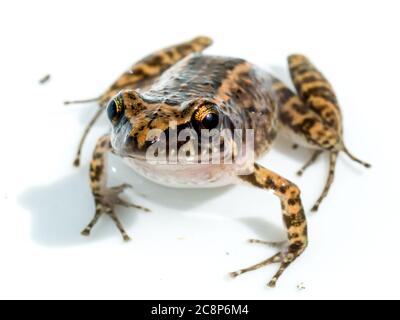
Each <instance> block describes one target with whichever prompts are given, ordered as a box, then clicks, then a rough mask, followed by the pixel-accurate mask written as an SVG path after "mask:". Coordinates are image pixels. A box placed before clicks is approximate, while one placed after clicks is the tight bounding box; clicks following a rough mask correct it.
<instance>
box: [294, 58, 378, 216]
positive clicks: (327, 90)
mask: <svg viewBox="0 0 400 320" xmlns="http://www.w3.org/2000/svg"><path fill="white" fill-rule="evenodd" d="M288 63H289V69H290V74H291V78H292V80H293V83H294V85H295V87H296V91H297V93H298V95H299V97H300V99H301V101H302V102H303V104H304V105H305V106H307V107H309V108H310V109H311V110H312V111H313V112H315V113H316V114H317V115H319V116H320V117H321V119H322V121H324V122H325V123H326V124H327V125H328V126H329V127H330V128H332V129H333V130H335V131H336V133H337V134H338V136H339V137H340V140H338V141H337V143H336V144H335V145H334V146H332V147H330V148H328V149H326V148H320V149H319V150H317V151H315V152H314V154H313V156H312V158H311V159H310V161H309V162H308V163H307V164H306V165H305V166H304V167H303V168H302V170H300V171H299V173H301V174H302V173H303V172H304V170H305V169H306V168H307V167H308V166H309V165H311V164H312V163H313V162H314V161H315V159H316V157H318V156H319V155H320V154H321V151H328V152H329V153H330V156H329V159H330V161H329V162H330V165H329V174H328V178H327V180H326V184H325V187H324V190H323V192H322V194H321V196H320V198H319V199H318V200H317V202H316V203H315V205H314V207H313V209H312V210H313V211H317V210H318V207H319V205H320V203H321V202H322V200H323V199H324V198H325V197H326V195H327V194H328V192H329V188H330V186H331V185H332V182H333V178H334V174H335V166H336V160H337V155H338V153H339V152H341V151H342V152H344V153H346V154H347V155H348V156H349V157H350V158H351V159H352V160H354V161H356V162H358V163H360V164H362V165H363V166H365V167H366V168H369V167H370V164H368V163H366V162H364V161H361V160H359V159H358V158H356V157H354V156H353V155H352V154H351V153H350V152H349V151H348V149H347V148H346V146H345V144H344V141H343V124H342V115H341V111H340V107H339V104H338V100H337V97H336V94H335V93H334V91H333V88H332V86H331V84H330V83H329V82H328V81H327V80H326V78H325V77H324V76H323V74H322V73H321V72H320V71H319V70H318V69H317V68H316V67H315V66H314V65H313V64H312V63H311V62H310V60H309V59H307V58H306V57H305V56H303V55H291V56H289V58H288Z"/></svg>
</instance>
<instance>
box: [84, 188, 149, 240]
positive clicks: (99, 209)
mask: <svg viewBox="0 0 400 320" xmlns="http://www.w3.org/2000/svg"><path fill="white" fill-rule="evenodd" d="M127 188H131V186H130V185H128V184H122V185H119V186H115V187H111V188H109V189H106V190H105V191H102V192H100V193H99V194H97V195H95V204H96V212H95V215H94V217H93V219H92V220H91V221H90V223H89V224H88V225H87V227H86V228H85V229H84V230H83V231H82V235H84V236H89V235H90V232H91V230H92V228H93V227H94V226H95V224H96V223H97V221H98V220H99V218H100V217H101V216H102V215H103V214H107V215H108V216H109V217H110V218H111V219H112V220H113V221H114V223H115V225H116V226H117V228H118V230H119V231H120V233H121V235H122V238H123V239H124V240H125V241H129V240H130V237H129V236H128V234H127V233H126V231H125V229H124V227H123V225H122V222H121V221H120V219H119V218H118V216H117V214H116V212H115V209H114V208H115V206H116V205H119V206H124V207H129V208H137V209H141V210H143V211H146V212H148V211H150V210H149V209H147V208H144V207H141V206H138V205H136V204H133V203H130V202H128V201H126V200H124V199H121V198H120V196H119V195H120V194H121V193H122V192H123V191H124V190H125V189H127Z"/></svg>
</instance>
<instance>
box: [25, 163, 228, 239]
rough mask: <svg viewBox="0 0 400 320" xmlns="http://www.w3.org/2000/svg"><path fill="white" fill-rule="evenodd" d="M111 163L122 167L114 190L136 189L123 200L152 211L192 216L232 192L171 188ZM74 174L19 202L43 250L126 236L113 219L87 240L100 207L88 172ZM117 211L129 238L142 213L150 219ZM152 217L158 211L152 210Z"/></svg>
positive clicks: (112, 177)
mask: <svg viewBox="0 0 400 320" xmlns="http://www.w3.org/2000/svg"><path fill="white" fill-rule="evenodd" d="M110 158H111V159H110V168H111V167H113V168H116V170H117V172H118V174H115V175H114V174H109V185H110V186H113V185H118V184H122V183H125V182H128V183H130V184H131V185H132V186H133V189H128V190H127V191H125V192H124V195H123V196H122V197H124V198H126V199H127V200H128V199H129V200H130V201H132V202H134V203H136V204H139V205H143V206H145V207H148V208H149V209H150V210H152V204H154V205H157V206H159V207H162V208H166V209H172V210H176V211H182V212H187V211H188V210H190V209H191V208H195V207H196V206H199V205H202V204H204V203H205V202H207V201H209V200H211V199H213V198H215V197H218V196H219V195H220V194H222V193H224V192H226V191H227V190H229V188H230V187H222V188H216V189H175V188H168V187H164V186H161V185H158V184H156V183H153V182H151V181H149V180H147V179H145V178H143V177H141V176H139V175H138V174H136V173H135V172H134V171H133V170H131V169H130V168H129V167H127V166H126V165H125V164H123V163H122V162H121V161H120V160H119V159H117V158H115V159H113V158H114V157H110ZM74 170H75V171H74V172H73V173H72V174H70V175H68V176H66V177H64V178H62V179H60V180H57V181H55V182H54V183H52V184H50V185H45V186H35V187H31V188H30V189H28V190H26V191H24V192H23V193H22V194H20V195H19V197H18V202H19V203H20V204H21V205H22V206H23V207H24V208H26V209H27V211H28V212H29V213H30V214H31V215H32V218H31V221H32V229H31V230H32V239H33V240H34V241H36V242H38V243H40V244H42V245H46V246H71V245H78V244H84V243H90V242H92V241H99V240H100V239H105V238H109V237H114V238H116V237H120V235H119V233H118V230H117V229H116V227H115V225H114V223H113V222H112V221H111V219H109V218H108V217H107V216H103V217H102V218H101V219H100V220H99V222H98V224H97V225H96V226H95V227H94V229H93V232H92V234H91V235H90V237H88V238H87V237H83V236H82V235H81V234H80V231H82V229H83V228H84V227H85V226H86V225H87V223H88V222H89V221H90V220H91V219H92V217H93V213H94V203H93V199H92V195H91V192H90V189H89V185H88V172H87V171H88V168H87V167H82V168H79V169H74ZM110 173H111V172H110ZM117 211H118V215H119V217H120V219H121V220H122V222H123V224H124V226H125V227H126V229H127V231H128V233H130V232H129V231H130V229H131V226H132V225H133V224H134V221H135V217H136V216H137V214H145V213H142V212H141V211H139V210H136V209H132V208H124V207H117ZM150 214H158V212H157V211H156V210H152V212H151V213H150ZM121 241H122V240H121Z"/></svg>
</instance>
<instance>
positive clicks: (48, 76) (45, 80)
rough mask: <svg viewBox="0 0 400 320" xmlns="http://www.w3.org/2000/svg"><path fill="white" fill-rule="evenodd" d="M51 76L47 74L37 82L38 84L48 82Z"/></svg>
mask: <svg viewBox="0 0 400 320" xmlns="http://www.w3.org/2000/svg"><path fill="white" fill-rule="evenodd" d="M50 78H51V76H50V75H49V74H46V75H45V76H44V77H43V78H41V79H40V80H39V84H45V83H46V82H48V81H49V80H50Z"/></svg>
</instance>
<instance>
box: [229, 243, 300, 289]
mask: <svg viewBox="0 0 400 320" xmlns="http://www.w3.org/2000/svg"><path fill="white" fill-rule="evenodd" d="M251 243H263V244H271V243H269V242H268V243H267V242H264V241H259V240H256V241H255V240H252V241H251ZM273 244H274V245H278V244H280V243H273ZM304 250H305V246H300V245H298V244H292V245H290V246H289V247H288V248H287V249H286V250H283V251H281V252H278V253H277V254H276V255H274V256H272V257H271V258H269V259H267V260H264V261H262V262H260V263H257V264H255V265H253V266H251V267H248V268H244V269H241V270H238V271H235V272H231V273H230V276H231V277H234V278H235V277H237V276H239V275H241V274H243V273H246V272H249V271H254V270H257V269H260V268H262V267H265V266H267V265H270V264H273V263H280V267H279V270H278V272H277V273H276V274H275V275H274V276H273V278H272V279H271V281H270V282H269V283H268V286H269V287H271V288H274V287H275V286H276V282H277V281H278V279H279V278H280V276H281V275H282V274H283V272H284V271H285V270H286V268H287V267H288V266H289V265H290V264H291V263H292V262H293V261H294V260H296V259H297V258H298V257H299V256H300V255H301V254H302V253H303V251H304Z"/></svg>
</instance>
